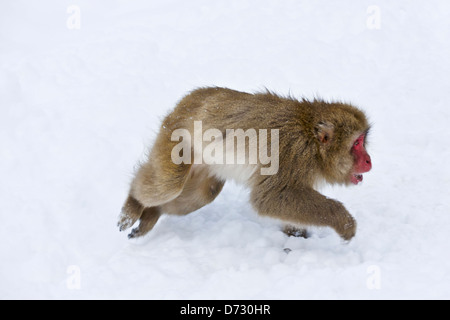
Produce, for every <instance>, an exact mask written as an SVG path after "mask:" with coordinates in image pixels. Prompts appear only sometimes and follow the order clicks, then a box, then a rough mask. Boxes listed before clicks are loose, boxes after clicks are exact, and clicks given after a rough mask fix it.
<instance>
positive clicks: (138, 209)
mask: <svg viewBox="0 0 450 320" xmlns="http://www.w3.org/2000/svg"><path fill="white" fill-rule="evenodd" d="M143 211H144V207H143V206H142V205H141V204H140V203H139V201H137V200H136V199H135V198H133V197H132V196H131V195H129V196H128V198H127V201H126V202H125V204H124V205H123V208H122V212H121V213H120V216H119V222H118V223H117V226H118V227H119V230H120V231H123V230H126V229H128V228H130V227H131V226H132V225H133V224H134V223H135V222H136V221H137V220H138V219H139V218H140V217H141V215H142V212H143Z"/></svg>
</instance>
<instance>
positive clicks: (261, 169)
mask: <svg viewBox="0 0 450 320" xmlns="http://www.w3.org/2000/svg"><path fill="white" fill-rule="evenodd" d="M199 129H200V130H201V131H200V133H199V132H198V131H199ZM205 130H206V131H205ZM208 130H209V131H208ZM268 130H270V134H268V133H269V132H268ZM203 131H204V133H203ZM368 131H369V124H368V121H367V119H366V116H365V115H364V113H363V112H362V111H361V110H359V109H357V108H355V107H354V106H351V105H349V104H346V103H340V102H333V103H328V102H324V101H321V100H313V101H307V100H304V99H303V100H301V101H299V100H296V99H293V98H290V97H281V96H278V95H276V94H273V93H271V92H264V93H256V94H249V93H244V92H238V91H234V90H230V89H226V88H202V89H197V90H195V91H193V92H191V93H189V94H188V95H187V96H185V97H184V98H183V99H182V100H181V101H180V102H179V103H178V105H177V106H176V108H175V109H174V110H173V111H172V112H171V113H170V114H169V115H168V116H167V117H166V118H165V119H164V121H163V123H162V125H161V128H160V131H159V134H158V136H157V138H156V141H155V143H154V145H153V148H152V149H151V151H150V154H149V157H148V160H147V162H145V163H143V164H142V165H141V166H140V168H139V169H138V170H137V172H136V175H135V177H134V180H133V181H132V183H131V188H130V192H129V195H128V198H127V200H126V202H125V204H124V206H123V209H122V213H121V215H120V217H119V222H118V226H119V228H120V230H121V231H123V230H126V229H128V228H130V227H131V226H133V225H134V224H135V223H136V222H138V220H139V224H138V226H137V227H135V228H134V229H132V231H131V233H130V234H129V235H128V237H129V238H134V237H140V236H143V235H145V234H146V233H147V232H148V231H150V230H151V229H152V228H153V226H154V225H155V223H156V222H157V221H158V219H159V217H160V216H161V215H162V214H175V215H185V214H188V213H190V212H192V211H195V210H197V209H199V208H201V207H203V206H205V205H206V204H208V203H210V202H211V201H213V200H214V199H215V198H216V197H217V195H218V194H219V193H220V191H221V190H222V188H223V186H224V183H225V181H226V180H227V179H234V180H236V181H237V182H238V183H242V184H245V185H246V186H247V187H248V188H250V201H251V203H252V205H253V207H254V209H255V210H256V212H257V213H258V214H260V215H262V216H267V217H271V218H275V219H279V220H282V221H283V222H284V224H285V225H287V226H288V227H287V228H286V230H285V231H286V232H287V233H288V234H294V233H295V232H294V231H296V230H302V229H303V228H304V227H307V226H328V227H331V228H333V229H334V230H335V231H336V232H337V233H338V234H339V235H340V236H341V237H342V238H343V239H345V240H350V239H351V238H353V237H354V235H355V232H356V221H355V219H354V218H353V217H352V216H351V215H350V213H349V212H348V211H347V210H346V209H345V207H344V206H343V205H342V203H340V202H338V201H336V200H333V199H329V198H327V197H325V196H323V195H322V194H320V193H319V192H317V191H316V190H315V188H317V186H318V184H319V183H321V182H327V183H330V184H340V185H350V184H358V183H359V182H361V181H362V180H363V175H362V174H363V173H365V172H368V171H369V170H370V169H371V167H372V163H371V159H370V156H369V154H368V153H367V151H366V147H365V145H366V137H367V134H368ZM207 132H209V133H208V134H207ZM258 132H259V137H258ZM191 138H193V142H192V141H188V140H189V139H191ZM258 138H259V139H258ZM262 138H264V139H265V140H264V139H262ZM235 139H237V140H238V141H240V142H241V146H240V147H239V145H238V146H237V147H236V146H235V145H234V144H233V142H234V141H235ZM180 141H181V142H180ZM205 141H206V142H209V144H208V143H205ZM246 141H248V149H247V148H244V149H245V150H243V148H242V142H244V145H247V144H245V142H246ZM258 143H259V144H258ZM268 146H270V148H269V147H268ZM252 147H253V149H254V148H255V147H256V148H257V149H258V150H257V151H255V150H252ZM269 150H270V157H269V156H268V154H269ZM262 151H264V152H262ZM222 153H223V154H222ZM205 154H206V155H208V156H209V158H210V159H207V157H206V156H205ZM230 154H231V156H230ZM235 154H236V157H235ZM258 155H259V157H258ZM211 158H212V160H211ZM252 158H253V160H252ZM255 159H256V160H255ZM224 160H231V161H224ZM232 160H235V161H232ZM299 232H300V231H299ZM300 234H303V232H300Z"/></svg>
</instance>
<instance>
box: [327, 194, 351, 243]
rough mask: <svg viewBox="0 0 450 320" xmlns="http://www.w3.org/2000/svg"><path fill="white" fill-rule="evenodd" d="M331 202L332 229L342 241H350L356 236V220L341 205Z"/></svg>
mask: <svg viewBox="0 0 450 320" xmlns="http://www.w3.org/2000/svg"><path fill="white" fill-rule="evenodd" d="M329 201H333V205H332V209H331V210H332V212H333V213H332V215H333V216H334V219H333V220H334V223H333V226H332V227H333V228H334V230H336V232H337V233H338V234H339V235H340V236H341V237H342V239H344V240H347V241H348V240H351V239H352V238H353V237H354V236H355V234H356V220H355V219H354V218H353V217H352V216H351V214H350V213H349V212H348V211H347V209H345V207H344V206H343V204H342V203H340V202H339V201H336V200H331V199H329Z"/></svg>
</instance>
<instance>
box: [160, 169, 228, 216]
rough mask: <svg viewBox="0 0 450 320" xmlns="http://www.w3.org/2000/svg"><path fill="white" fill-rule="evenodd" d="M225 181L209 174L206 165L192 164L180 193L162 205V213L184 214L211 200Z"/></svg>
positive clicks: (220, 189)
mask: <svg viewBox="0 0 450 320" xmlns="http://www.w3.org/2000/svg"><path fill="white" fill-rule="evenodd" d="M224 184H225V181H222V180H220V179H217V178H216V177H215V176H210V174H209V169H208V167H206V166H193V167H192V168H191V171H190V173H189V177H188V179H187V181H186V184H185V185H184V188H183V191H182V192H181V194H180V195H179V196H178V197H176V198H175V199H173V200H172V201H169V202H167V203H165V204H163V205H161V209H162V211H163V212H164V213H168V214H176V215H185V214H188V213H191V212H193V211H195V210H198V209H200V208H201V207H203V206H205V205H207V204H208V203H210V202H212V201H213V200H214V199H215V198H216V197H217V196H218V194H219V193H220V191H222V188H223V186H224Z"/></svg>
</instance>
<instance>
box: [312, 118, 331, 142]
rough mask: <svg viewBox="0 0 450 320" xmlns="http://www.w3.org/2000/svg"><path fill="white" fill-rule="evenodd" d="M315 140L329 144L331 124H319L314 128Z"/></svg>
mask: <svg viewBox="0 0 450 320" xmlns="http://www.w3.org/2000/svg"><path fill="white" fill-rule="evenodd" d="M314 130H315V134H316V138H317V140H319V142H320V143H323V144H326V143H328V142H330V140H331V139H332V138H333V134H334V126H333V125H332V124H331V123H327V122H323V121H321V122H319V123H318V124H317V125H316V127H315V128H314Z"/></svg>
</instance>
